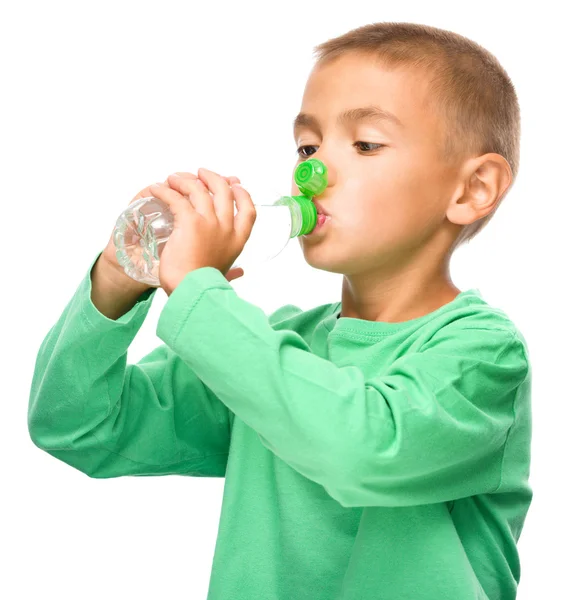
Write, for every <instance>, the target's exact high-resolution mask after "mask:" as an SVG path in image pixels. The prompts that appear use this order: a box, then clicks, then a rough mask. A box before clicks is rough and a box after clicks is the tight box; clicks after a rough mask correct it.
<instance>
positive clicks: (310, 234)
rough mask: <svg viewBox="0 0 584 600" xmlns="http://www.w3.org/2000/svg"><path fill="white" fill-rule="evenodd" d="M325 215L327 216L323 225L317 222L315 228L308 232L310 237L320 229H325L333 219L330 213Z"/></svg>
mask: <svg viewBox="0 0 584 600" xmlns="http://www.w3.org/2000/svg"><path fill="white" fill-rule="evenodd" d="M323 214H324V213H323ZM325 217H326V218H325V220H324V221H323V223H322V224H321V225H319V224H318V223H317V224H316V226H315V228H314V229H313V230H312V231H311V232H310V233H308V234H306V235H307V236H308V237H310V236H312V235H314V234H315V233H318V232H319V231H321V230H322V229H324V228H325V227H326V225H327V223H328V222H329V221H330V220H331V217H330V215H325Z"/></svg>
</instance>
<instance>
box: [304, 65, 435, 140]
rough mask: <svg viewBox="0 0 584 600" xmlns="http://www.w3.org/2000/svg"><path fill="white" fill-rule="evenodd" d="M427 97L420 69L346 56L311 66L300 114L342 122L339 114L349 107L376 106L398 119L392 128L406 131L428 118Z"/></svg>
mask: <svg viewBox="0 0 584 600" xmlns="http://www.w3.org/2000/svg"><path fill="white" fill-rule="evenodd" d="M426 98H427V79H426V78H425V77H424V76H423V74H422V73H421V72H417V71H416V70H415V69H412V68H411V67H410V68H408V67H405V66H401V67H396V68H389V67H387V66H385V65H382V64H380V62H379V61H378V60H375V59H374V58H372V57H367V56H361V55H346V56H343V57H340V58H337V59H334V60H333V61H331V62H330V63H324V64H321V65H318V64H317V65H316V66H315V67H314V68H313V70H312V71H311V73H310V75H309V77H308V80H307V82H306V86H305V89H304V95H303V98H302V107H301V110H300V113H302V114H308V115H313V116H317V118H319V119H324V118H334V119H335V120H338V124H343V122H346V121H347V120H346V119H344V120H343V119H339V117H341V115H342V114H343V113H345V112H346V111H347V110H348V109H355V108H358V107H366V106H377V107H379V108H380V109H382V110H385V111H387V112H390V113H392V114H393V115H395V116H396V117H397V118H398V119H399V121H400V122H401V124H402V127H401V128H400V127H398V125H397V124H395V123H394V124H393V126H394V128H396V129H401V130H407V129H410V128H412V127H413V128H415V127H416V125H417V124H420V119H423V118H428V115H427V114H425V113H427V102H426ZM306 124H307V125H308V123H306ZM331 124H332V122H331ZM391 125H392V124H391V123H388V126H390V127H391Z"/></svg>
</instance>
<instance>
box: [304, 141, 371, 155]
mask: <svg viewBox="0 0 584 600" xmlns="http://www.w3.org/2000/svg"><path fill="white" fill-rule="evenodd" d="M353 146H361V150H360V151H361V152H364V153H369V152H372V151H373V150H379V148H383V144H374V143H372V142H355V143H354V144H353ZM363 146H369V148H363ZM371 146H373V148H371ZM305 148H316V146H300V148H298V149H297V150H296V152H297V154H298V155H299V156H300V158H309V157H310V156H312V154H308V155H307V154H305V153H304V149H305Z"/></svg>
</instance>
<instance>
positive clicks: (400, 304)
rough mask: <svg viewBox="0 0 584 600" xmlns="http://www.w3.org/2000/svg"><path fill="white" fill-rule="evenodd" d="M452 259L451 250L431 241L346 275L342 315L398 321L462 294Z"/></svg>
mask: <svg viewBox="0 0 584 600" xmlns="http://www.w3.org/2000/svg"><path fill="white" fill-rule="evenodd" d="M442 250H443V249H442ZM449 260H450V254H449V253H447V252H444V251H442V252H440V249H439V248H437V247H436V244H429V245H427V246H425V247H424V248H421V249H418V251H417V253H416V254H414V255H413V256H412V255H411V254H410V255H409V256H407V257H405V258H404V257H402V259H401V260H398V261H396V260H394V262H393V263H392V264H388V263H385V264H383V265H380V266H379V267H378V268H376V269H372V270H369V271H367V272H360V273H354V274H350V275H345V276H344V277H343V288H342V311H341V317H351V318H354V319H364V320H367V321H385V322H388V323H399V322H402V321H409V320H410V319H416V318H418V317H422V316H424V315H426V314H428V313H430V312H433V311H435V310H437V309H439V308H440V307H441V306H443V305H444V304H447V303H448V302H451V301H452V300H454V298H455V297H456V296H457V295H458V294H459V293H460V290H459V289H458V288H457V287H456V286H455V285H454V284H453V283H452V280H451V278H450V272H449Z"/></svg>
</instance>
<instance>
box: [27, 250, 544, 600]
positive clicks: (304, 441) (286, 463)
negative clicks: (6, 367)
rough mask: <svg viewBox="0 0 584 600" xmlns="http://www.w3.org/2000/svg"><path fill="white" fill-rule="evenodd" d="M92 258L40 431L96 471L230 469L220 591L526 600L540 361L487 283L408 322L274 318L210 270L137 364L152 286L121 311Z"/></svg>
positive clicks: (291, 309)
mask: <svg viewBox="0 0 584 600" xmlns="http://www.w3.org/2000/svg"><path fill="white" fill-rule="evenodd" d="M98 257H99V254H98V255H97V256H96V258H95V259H94V261H93V263H92V264H91V267H92V266H93V264H94V262H95V260H96V259H97V258H98ZM91 267H90V268H89V269H88V270H87V273H86V275H85V277H84V278H83V280H82V282H81V284H80V285H79V287H78V289H77V290H76V292H75V294H74V295H73V297H72V299H71V300H70V302H69V303H68V305H67V306H66V308H65V310H64V311H63V313H62V314H61V316H60V318H59V319H58V321H57V322H56V324H55V325H54V326H53V327H52V328H51V330H50V331H49V332H48V334H47V336H46V337H45V339H44V341H43V343H42V345H41V347H40V350H39V353H38V356H37V361H36V365H35V371H34V375H33V380H32V386H31V392H30V401H29V407H28V427H29V432H30V435H31V439H32V440H33V442H34V443H35V444H36V445H37V446H38V447H40V448H42V449H43V450H45V451H46V452H48V453H50V454H51V455H53V456H54V457H56V458H58V459H59V460H62V461H64V462H66V463H67V464H69V465H71V466H72V467H74V468H76V469H78V470H80V471H82V472H83V473H85V474H87V475H88V476H90V477H94V478H106V477H120V476H123V475H170V474H178V475H189V476H195V477H223V476H224V477H225V487H224V498H223V505H222V511H221V518H220V523H219V532H218V538H217V543H216V548H215V555H214V560H213V567H212V574H211V581H210V586H209V595H208V599H209V600H226V599H235V598H236V599H237V600H260V599H261V600H384V599H388V600H389V599H392V600H393V599H395V598H399V599H400V600H409V599H412V600H440V599H445V600H470V599H487V598H488V599H489V600H509V599H512V598H515V597H516V588H517V582H518V580H519V575H520V565H519V559H518V553H517V548H516V541H517V539H518V538H519V535H520V533H521V529H522V526H523V523H524V520H525V516H526V513H527V510H528V507H529V504H530V501H531V496H532V492H531V488H530V486H529V483H528V475H529V461H530V440H531V408H530V387H531V369H530V365H529V360H528V353H527V347H526V343H525V340H524V338H523V336H522V335H521V333H520V332H519V331H518V329H517V328H516V327H515V325H514V324H513V323H512V322H511V320H510V319H509V318H508V317H507V316H506V315H505V313H504V312H502V311H501V310H499V309H497V308H494V307H491V306H490V305H489V304H487V303H486V302H485V301H484V300H483V299H482V297H481V295H480V292H479V291H478V290H476V289H472V290H467V291H465V292H462V293H460V294H459V295H458V296H457V297H456V298H455V299H454V300H452V301H451V302H449V303H448V304H446V305H444V306H442V307H441V308H439V309H438V310H436V311H434V312H432V313H430V314H427V315H425V316H423V317H420V318H416V319H412V320H410V321H406V322H401V323H387V322H376V321H366V320H361V319H354V318H347V317H341V318H338V316H339V314H340V312H341V303H340V302H335V303H331V304H325V305H322V306H318V307H316V308H313V309H311V310H307V311H303V310H301V309H299V308H297V307H295V306H292V305H285V306H283V307H281V308H280V309H278V310H276V311H275V312H274V313H273V314H271V315H269V316H266V314H265V313H264V312H263V311H262V310H261V309H260V308H259V307H257V306H255V305H254V304H252V303H250V302H247V301H245V300H243V299H242V298H240V297H239V296H238V295H237V293H236V292H235V290H234V289H233V287H232V286H231V285H230V283H229V282H228V281H227V280H226V279H225V278H224V277H223V275H222V274H221V273H220V272H219V271H218V270H216V269H214V268H211V267H205V268H202V269H197V270H195V271H192V272H191V273H189V274H188V275H187V276H186V277H185V278H184V280H183V281H182V282H181V283H180V285H179V286H178V287H177V288H176V289H175V290H174V292H173V293H172V294H171V296H170V297H169V298H168V300H167V302H166V304H165V305H164V307H163V309H162V311H161V314H160V318H159V321H158V323H157V329H156V334H157V335H158V337H159V338H160V339H161V340H162V341H163V342H164V344H162V345H160V346H158V347H157V348H155V349H154V350H153V351H152V352H151V353H149V354H147V355H146V356H145V357H144V358H142V359H141V360H140V361H139V362H138V363H136V364H127V349H128V347H129V346H130V343H131V342H132V340H133V338H134V337H135V335H136V333H137V331H138V330H139V328H140V326H141V325H142V323H143V321H144V319H145V317H146V314H147V312H148V310H149V308H150V306H151V304H152V299H153V293H154V292H155V290H154V289H151V290H148V291H147V292H145V293H144V294H143V295H142V296H141V297H140V299H139V301H138V302H137V303H136V305H135V306H134V307H133V308H132V309H131V310H130V311H129V312H127V313H126V314H124V315H123V316H122V317H120V318H119V319H117V320H115V321H114V320H111V319H109V318H107V317H106V316H104V315H103V314H102V313H100V312H99V311H98V310H97V309H96V307H95V306H94V305H93V303H92V302H91V296H90V294H91V279H90V272H91Z"/></svg>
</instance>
